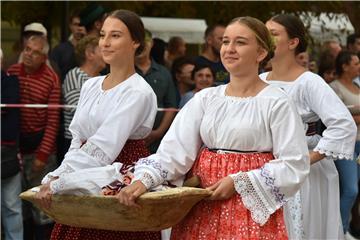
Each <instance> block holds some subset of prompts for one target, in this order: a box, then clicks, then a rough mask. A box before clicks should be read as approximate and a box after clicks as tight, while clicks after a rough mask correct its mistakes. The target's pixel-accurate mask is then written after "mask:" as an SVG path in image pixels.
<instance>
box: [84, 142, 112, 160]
mask: <svg viewBox="0 0 360 240" xmlns="http://www.w3.org/2000/svg"><path fill="white" fill-rule="evenodd" d="M81 150H83V151H84V152H85V153H87V154H89V155H90V156H91V157H93V158H95V159H96V160H98V161H99V162H100V163H101V164H102V165H103V166H105V165H108V164H111V163H112V160H111V159H110V158H109V157H108V156H107V155H106V153H105V152H104V151H103V150H102V149H101V148H99V147H98V146H96V145H95V144H93V143H91V142H89V141H87V142H86V143H85V144H84V145H82V147H81Z"/></svg>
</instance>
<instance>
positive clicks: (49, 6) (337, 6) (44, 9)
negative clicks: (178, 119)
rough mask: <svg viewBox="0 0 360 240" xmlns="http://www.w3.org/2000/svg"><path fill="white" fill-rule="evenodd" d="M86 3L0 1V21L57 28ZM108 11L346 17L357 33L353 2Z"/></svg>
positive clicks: (142, 5)
mask: <svg viewBox="0 0 360 240" xmlns="http://www.w3.org/2000/svg"><path fill="white" fill-rule="evenodd" d="M87 3H88V2H85V1H81V2H79V1H61V2H60V1H40V2H37V1H1V20H5V21H8V22H10V23H16V24H20V25H22V26H23V25H24V24H26V23H29V22H33V21H40V22H43V23H46V25H47V27H48V28H50V31H51V27H59V26H61V24H62V21H64V20H63V19H64V15H65V12H66V11H69V12H71V11H72V10H73V9H76V8H80V9H81V8H84V7H85V6H86V4H87ZM98 3H99V4H101V5H103V6H104V7H105V8H107V9H108V10H114V9H119V8H124V9H129V10H132V11H135V12H136V13H138V14H139V15H141V16H152V17H178V18H203V19H206V21H207V24H212V23H224V24H226V23H227V22H228V21H229V20H231V19H232V18H234V17H237V16H245V15H249V16H253V17H256V18H259V19H261V20H263V21H265V20H267V19H269V18H270V17H271V16H272V15H274V14H276V13H281V12H292V13H295V14H300V13H301V12H308V11H311V12H314V13H316V14H318V15H319V14H320V13H322V12H325V13H346V14H348V16H349V18H350V21H351V22H352V24H353V26H354V28H355V30H356V31H357V32H359V31H360V18H359V17H358V16H355V15H356V14H357V13H359V12H360V3H359V2H356V1H324V2H321V1H320V2H318V1H288V2H283V1H143V2H142V1H99V2H98Z"/></svg>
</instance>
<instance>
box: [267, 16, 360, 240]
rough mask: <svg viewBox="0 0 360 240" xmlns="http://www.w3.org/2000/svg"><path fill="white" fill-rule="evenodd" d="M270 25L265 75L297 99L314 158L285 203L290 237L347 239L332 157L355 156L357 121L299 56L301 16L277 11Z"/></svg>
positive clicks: (303, 47) (302, 35)
mask: <svg viewBox="0 0 360 240" xmlns="http://www.w3.org/2000/svg"><path fill="white" fill-rule="evenodd" d="M266 26H267V27H268V29H269V30H270V32H271V34H272V35H273V36H274V38H275V42H276V50H275V56H274V58H273V59H272V60H271V65H272V71H271V72H269V73H264V74H262V75H260V77H261V78H262V79H264V80H265V79H266V80H267V82H268V83H270V84H271V85H274V86H278V87H281V88H282V89H284V90H285V91H286V92H287V93H288V94H289V96H290V97H291V98H292V99H293V100H294V102H295V104H296V107H297V111H298V112H299V114H300V116H301V118H302V121H303V122H304V124H305V126H306V130H307V135H308V136H307V142H308V148H309V150H310V161H311V163H312V165H311V169H310V175H309V177H308V178H307V179H306V181H305V182H304V185H303V186H302V187H301V191H300V192H299V193H298V194H297V195H296V196H295V198H293V199H292V200H291V201H289V203H288V204H287V205H286V207H285V218H286V223H287V228H288V232H289V237H290V238H291V239H342V238H343V232H342V227H341V218H340V206H339V199H340V198H339V179H338V173H337V170H336V168H335V164H334V161H333V160H336V159H352V156H353V152H354V144H355V135H356V125H355V123H354V121H353V120H352V117H351V115H350V112H349V111H348V110H347V108H346V107H345V105H344V104H343V103H342V102H341V100H340V99H339V98H338V97H337V96H336V94H335V93H334V91H333V90H332V89H331V88H330V87H329V86H328V84H326V82H325V81H324V80H323V79H322V78H321V77H320V76H318V75H316V74H314V73H312V72H309V71H307V70H306V69H305V68H304V67H302V66H300V65H299V64H298V63H297V62H296V60H295V55H296V54H298V53H300V52H304V51H306V46H307V43H306V39H305V28H304V25H303V23H302V22H301V21H300V19H298V18H297V17H295V16H292V15H278V16H275V17H273V18H271V19H270V20H269V21H268V22H267V23H266ZM319 119H321V121H322V122H323V123H324V124H325V125H326V126H327V129H326V130H325V131H324V132H323V136H322V137H321V136H319V135H316V129H315V128H314V126H315V124H314V123H315V122H316V121H318V120H319ZM304 131H305V130H304Z"/></svg>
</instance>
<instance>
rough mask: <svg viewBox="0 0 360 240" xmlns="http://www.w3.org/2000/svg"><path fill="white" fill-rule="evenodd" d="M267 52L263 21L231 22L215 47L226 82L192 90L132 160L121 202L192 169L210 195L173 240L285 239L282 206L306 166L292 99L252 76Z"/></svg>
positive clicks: (131, 203)
mask: <svg viewBox="0 0 360 240" xmlns="http://www.w3.org/2000/svg"><path fill="white" fill-rule="evenodd" d="M272 50H273V49H272V44H271V38H270V35H269V32H268V30H267V29H266V27H265V25H264V24H263V23H262V22H260V21H259V20H257V19H255V18H251V17H241V18H236V19H234V20H232V21H231V22H230V24H229V25H228V26H227V27H226V30H225V34H224V36H223V44H222V47H221V60H222V62H223V64H224V66H225V67H226V69H227V70H228V71H229V73H230V83H229V84H227V85H221V86H218V87H211V88H206V89H204V90H202V91H200V92H198V93H196V94H195V96H194V97H193V98H192V99H191V100H190V101H189V102H188V103H187V104H186V105H185V106H184V108H182V110H181V111H180V112H179V113H178V115H177V116H176V118H175V120H174V122H173V124H172V126H171V128H170V129H169V131H168V132H167V134H166V135H165V137H164V139H163V140H162V142H161V145H160V147H159V149H158V151H157V153H156V154H153V155H151V156H149V157H147V158H143V159H140V160H139V161H138V163H137V165H136V166H135V173H134V174H135V178H134V181H133V183H132V184H131V185H130V186H128V187H126V188H123V189H122V190H121V191H120V192H119V194H118V195H117V197H118V199H119V201H120V203H122V204H127V205H129V206H137V204H136V198H137V197H138V196H140V195H141V194H143V193H144V192H146V191H147V190H149V189H151V188H153V187H155V186H158V185H159V184H161V183H163V182H164V181H171V182H173V183H175V184H177V185H180V184H181V182H182V181H183V179H184V178H185V176H186V175H187V176H188V177H190V176H192V175H198V176H199V177H200V179H201V186H202V187H204V188H207V189H209V190H211V191H212V195H211V197H210V199H209V201H201V202H200V203H199V204H197V205H195V206H194V207H193V209H192V210H191V211H190V212H189V214H188V215H187V216H186V217H185V218H184V219H183V220H182V221H181V222H180V223H179V224H178V225H176V226H174V227H173V230H172V236H171V238H172V239H182V240H183V239H206V240H209V239H210V240H211V239H287V233H286V229H285V223H284V219H283V212H282V206H283V204H284V203H285V202H286V200H287V199H289V198H290V197H291V196H293V195H294V194H295V193H296V192H297V191H298V189H299V188H300V186H301V183H302V182H303V181H304V180H305V178H306V176H307V174H308V171H309V166H310V164H309V155H308V150H307V147H306V141H305V134H304V131H303V124H302V123H301V119H300V117H299V115H298V114H297V113H296V108H295V106H294V104H293V103H292V102H291V100H289V98H288V97H287V96H286V94H285V93H284V92H283V91H282V90H281V89H278V88H276V87H273V86H270V85H268V84H266V83H264V82H263V81H261V79H260V78H259V76H258V68H259V64H260V63H261V62H262V61H264V60H266V59H267V58H269V56H270V55H271V52H272ZM202 146H205V147H202Z"/></svg>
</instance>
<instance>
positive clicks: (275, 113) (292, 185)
mask: <svg viewBox="0 0 360 240" xmlns="http://www.w3.org/2000/svg"><path fill="white" fill-rule="evenodd" d="M269 125H270V130H271V134H272V143H273V155H274V158H275V159H274V160H271V161H270V162H268V163H266V164H265V165H264V166H263V167H261V168H259V169H255V170H251V171H249V172H239V173H236V174H231V175H230V176H231V177H232V178H233V180H234V185H235V189H236V191H237V192H238V193H239V194H240V196H241V198H242V201H243V203H244V205H245V207H246V208H247V209H249V210H250V212H251V217H252V219H253V220H254V221H255V222H257V223H259V224H260V225H264V224H265V223H266V222H267V220H268V219H269V217H270V215H271V214H272V213H274V212H275V211H276V210H277V209H279V208H280V207H281V206H283V205H284V204H285V203H286V201H287V200H288V199H289V198H290V197H292V196H293V195H295V193H296V192H297V191H298V190H299V189H300V186H301V184H302V182H303V181H304V180H305V178H306V176H307V175H308V174H309V170H310V161H309V151H308V148H307V144H306V139H305V133H304V127H303V124H302V122H301V119H300V116H299V115H298V114H297V112H296V108H295V106H294V104H293V103H292V102H291V101H290V100H288V99H287V98H283V99H280V100H279V101H278V102H277V103H276V104H275V105H274V106H273V107H272V109H271V114H270V119H269Z"/></svg>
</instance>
